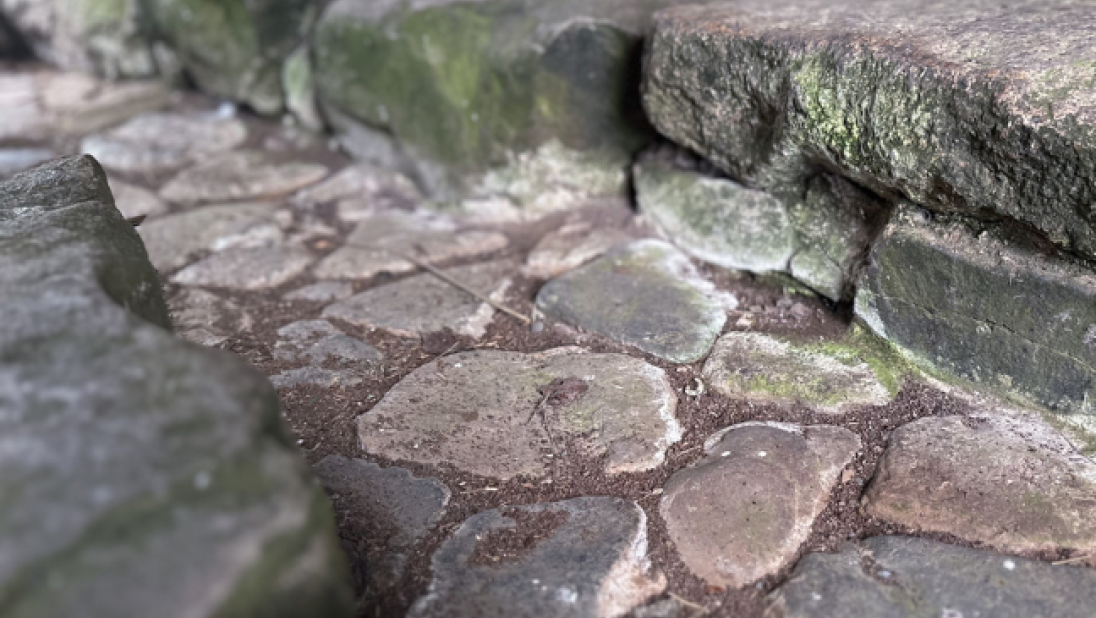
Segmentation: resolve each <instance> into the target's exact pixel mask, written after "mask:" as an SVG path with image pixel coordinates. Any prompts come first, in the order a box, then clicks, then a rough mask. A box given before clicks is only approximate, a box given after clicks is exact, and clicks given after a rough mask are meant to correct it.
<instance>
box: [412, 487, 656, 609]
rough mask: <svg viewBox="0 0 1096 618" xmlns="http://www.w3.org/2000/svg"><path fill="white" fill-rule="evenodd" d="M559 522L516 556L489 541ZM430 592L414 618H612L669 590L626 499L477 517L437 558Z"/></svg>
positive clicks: (639, 516) (638, 513) (637, 513)
mask: <svg viewBox="0 0 1096 618" xmlns="http://www.w3.org/2000/svg"><path fill="white" fill-rule="evenodd" d="M538 518H552V519H553V520H554V521H559V522H560V523H558V527H557V528H556V529H555V530H551V531H550V536H549V537H548V538H545V539H543V540H540V541H539V542H538V543H536V544H534V545H533V546H532V547H526V548H523V549H522V551H521V552H520V553H518V554H517V555H511V554H509V553H499V554H493V553H491V549H490V545H489V541H488V540H489V539H490V538H492V537H503V536H507V535H513V536H516V535H520V534H523V533H527V532H526V531H527V529H529V528H530V524H529V521H530V520H536V519H538ZM432 563H433V571H434V579H433V581H432V582H431V584H430V590H429V592H427V594H426V596H424V597H422V598H421V599H420V600H419V601H418V602H417V603H416V604H415V605H414V606H413V607H412V608H411V611H410V612H409V613H408V616H409V617H410V618H432V617H441V616H446V617H449V618H479V617H481V616H498V615H506V616H513V617H514V618H526V617H528V618H534V617H535V618H556V617H560V618H562V617H567V618H611V617H614V616H621V615H623V614H626V613H627V612H628V611H629V610H630V609H632V608H633V607H635V606H636V605H639V604H640V603H642V602H643V601H645V600H646V599H647V598H649V597H652V596H654V595H656V594H658V593H660V592H662V590H663V589H664V588H665V587H666V580H665V578H664V577H662V576H661V575H655V574H653V573H652V572H651V566H650V564H649V561H648V559H647V518H646V516H645V515H644V513H643V509H641V508H639V505H637V504H636V503H634V502H631V501H627V500H622V499H620V498H608V497H605V498H601V497H598V498H575V499H573V500H567V501H564V502H554V503H547V504H534V505H528V506H519V507H513V508H509V509H503V510H491V511H486V512H483V513H480V514H478V515H475V516H473V517H471V518H470V519H469V520H468V521H466V522H464V524H463V525H462V526H461V527H460V528H459V529H458V530H457V532H456V533H455V534H454V536H453V538H452V539H450V540H448V541H446V543H445V544H444V545H442V547H441V549H440V550H438V552H437V553H436V554H434V558H433V561H432Z"/></svg>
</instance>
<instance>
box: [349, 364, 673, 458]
mask: <svg viewBox="0 0 1096 618" xmlns="http://www.w3.org/2000/svg"><path fill="white" fill-rule="evenodd" d="M556 380H559V381H560V382H554V381H556ZM676 407H677V398H676V396H675V395H674V393H673V388H672V387H671V386H670V384H669V382H668V380H667V378H666V376H665V374H664V373H663V372H662V370H660V369H658V368H656V367H654V366H652V365H648V364H647V363H645V362H643V361H641V360H640V359H637V358H633V357H629V356H624V355H620V354H589V353H583V352H582V351H581V350H579V349H577V348H557V349H555V350H550V351H548V352H542V353H537V354H521V353H518V352H502V351H473V352H462V353H458V354H453V355H450V356H445V357H442V358H439V359H438V360H436V361H434V362H431V363H428V364H427V365H424V366H423V367H420V368H418V369H416V370H415V371H413V372H411V374H410V375H408V376H407V377H406V378H404V379H403V381H401V382H400V383H399V384H397V385H396V386H395V387H393V388H392V389H391V390H390V391H389V392H388V394H386V395H385V396H384V398H383V399H382V400H381V401H380V402H379V403H378V404H377V405H376V406H374V407H373V409H372V410H370V411H369V412H368V413H366V414H364V415H363V416H362V417H361V419H360V420H359V423H358V435H359V437H360V438H361V441H362V446H363V447H364V448H365V450H366V452H368V453H370V454H375V455H380V456H382V457H387V458H390V459H402V460H408V461H415V462H418V463H424V464H440V463H447V464H450V465H452V466H455V467H457V468H459V469H461V470H465V471H467V472H471V473H473V474H479V475H481V476H487V477H492V478H499V479H509V478H512V477H514V476H516V475H529V476H543V475H544V474H545V473H546V472H547V463H546V462H547V461H548V460H550V459H551V458H552V457H553V456H563V455H562V454H561V449H563V448H565V445H566V444H567V443H568V442H570V443H572V444H573V445H574V446H575V448H578V449H580V450H581V452H582V454H583V455H585V456H587V457H591V458H597V457H602V456H604V457H605V470H606V472H607V473H609V474H617V473H621V472H639V471H643V470H650V469H653V468H655V467H657V466H658V465H660V464H661V463H662V462H663V460H664V458H665V453H666V449H667V448H669V447H670V445H672V444H674V443H676V442H677V441H679V440H680V439H681V427H680V426H679V425H678V423H677V420H676V418H675V417H674V411H675V409H676Z"/></svg>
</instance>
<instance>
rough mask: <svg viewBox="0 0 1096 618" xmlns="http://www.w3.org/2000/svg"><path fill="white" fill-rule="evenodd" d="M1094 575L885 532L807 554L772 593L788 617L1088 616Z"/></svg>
mask: <svg viewBox="0 0 1096 618" xmlns="http://www.w3.org/2000/svg"><path fill="white" fill-rule="evenodd" d="M1093 607H1096V572H1094V571H1093V570H1091V569H1083V568H1076V567H1071V566H1051V565H1049V564H1046V563H1044V562H1035V561H1034V560H1024V559H1022V558H1013V557H1008V556H1001V555H998V554H995V553H993V552H988V551H979V550H975V549H967V548H964V547H955V546H954V545H947V544H945V543H938V542H936V541H930V540H928V539H917V538H911V537H897V536H881V537H874V538H871V539H868V540H866V541H864V542H862V543H861V544H860V545H859V546H853V547H850V548H848V549H846V550H844V551H842V552H841V553H839V554H808V555H807V556H806V557H804V558H803V559H802V560H800V562H799V564H797V565H796V567H795V570H794V571H793V572H792V575H791V578H790V579H789V580H788V582H787V583H786V584H784V585H783V586H781V587H780V588H779V589H777V590H776V591H775V592H774V593H773V594H772V595H771V596H770V608H769V611H770V612H772V614H773V615H775V616H783V617H784V618H845V617H846V616H878V617H880V618H921V617H928V616H934V617H935V616H940V617H944V618H952V617H954V618H959V617H960V616H964V617H966V616H993V617H994V618H1030V617H1032V616H1045V617H1048V618H1049V617H1050V616H1053V617H1054V618H1086V617H1087V616H1091V615H1092V608H1093Z"/></svg>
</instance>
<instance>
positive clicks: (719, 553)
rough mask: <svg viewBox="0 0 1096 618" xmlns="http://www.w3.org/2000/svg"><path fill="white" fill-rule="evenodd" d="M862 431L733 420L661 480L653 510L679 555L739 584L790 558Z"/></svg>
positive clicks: (713, 579) (712, 577) (711, 575)
mask: <svg viewBox="0 0 1096 618" xmlns="http://www.w3.org/2000/svg"><path fill="white" fill-rule="evenodd" d="M859 449H860V438H858V437H857V436H856V434H854V433H852V432H851V431H849V430H847V429H843V428H841V427H832V426H829V425H814V426H806V427H801V426H798V425H789V424H785V423H775V422H751V423H742V424H740V425H734V426H732V427H728V428H727V429H725V430H723V431H721V432H718V433H716V434H715V435H713V436H711V437H709V438H708V440H707V441H706V442H705V443H704V452H705V455H706V456H705V458H704V459H702V460H701V461H700V462H698V463H697V464H696V465H694V466H693V467H690V468H687V469H685V470H682V471H679V472H677V473H675V474H674V475H673V476H672V477H670V480H669V481H668V482H667V483H666V488H665V492H664V493H663V497H662V503H661V504H660V505H659V510H660V512H661V513H662V518H663V519H664V520H665V521H666V531H667V533H668V534H669V536H670V539H672V540H673V542H674V545H675V546H676V547H677V551H678V555H680V556H681V560H682V562H684V563H685V564H686V565H687V566H688V567H689V568H690V569H691V570H692V571H693V572H694V573H696V574H697V575H698V576H699V577H701V578H703V579H704V580H705V581H707V582H708V583H710V584H713V585H717V586H730V587H734V588H737V587H741V586H745V585H747V584H750V583H753V582H754V581H756V580H759V579H761V578H763V577H767V576H770V575H775V574H776V573H778V572H779V571H780V570H781V569H783V568H784V567H786V566H788V565H790V564H791V563H792V561H793V560H795V558H796V556H797V555H798V553H799V549H800V547H801V545H802V544H803V542H804V541H806V540H807V537H808V536H810V533H811V527H812V526H813V525H814V520H815V518H816V517H818V515H819V514H820V513H821V512H822V510H823V509H824V508H825V507H826V504H827V502H828V500H829V495H830V491H831V490H832V489H833V488H834V487H835V486H836V485H837V483H838V481H839V480H840V477H841V470H842V469H843V468H845V466H847V465H849V464H850V463H852V461H853V457H854V456H855V455H856V453H857V451H858V450H859Z"/></svg>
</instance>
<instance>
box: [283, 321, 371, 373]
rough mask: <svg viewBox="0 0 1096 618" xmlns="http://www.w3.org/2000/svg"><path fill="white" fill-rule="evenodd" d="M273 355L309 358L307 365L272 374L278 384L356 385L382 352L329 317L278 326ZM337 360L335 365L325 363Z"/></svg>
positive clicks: (332, 362)
mask: <svg viewBox="0 0 1096 618" xmlns="http://www.w3.org/2000/svg"><path fill="white" fill-rule="evenodd" d="M278 337H279V338H280V339H279V340H278V341H277V342H276V343H275V344H274V348H275V349H274V357H275V358H277V359H280V360H284V361H307V362H308V365H307V366H305V367H298V368H295V369H286V370H283V371H281V372H279V373H278V375H273V376H270V383H271V384H273V385H274V386H276V387H278V388H287V387H290V386H295V385H297V384H302V383H307V384H319V385H321V386H328V387H330V386H335V385H340V386H354V385H356V384H360V383H361V382H362V379H363V378H362V376H363V374H364V372H366V371H368V370H369V369H370V368H371V365H372V364H373V363H376V362H377V361H379V360H381V353H380V351H378V350H377V349H376V348H374V347H373V346H371V345H369V344H368V343H366V342H364V341H362V340H360V339H355V338H353V337H349V336H347V335H346V334H345V333H343V331H341V330H339V329H338V328H337V327H336V326H335V325H334V324H332V323H330V322H328V321H326V320H300V321H297V322H293V323H290V324H287V325H285V326H283V327H282V328H280V329H278ZM331 364H335V365H336V367H335V368H331V367H325V365H331Z"/></svg>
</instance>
